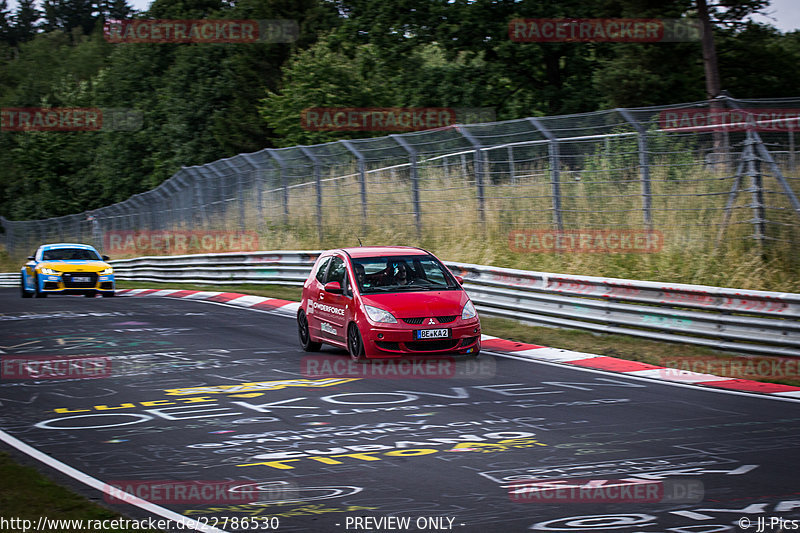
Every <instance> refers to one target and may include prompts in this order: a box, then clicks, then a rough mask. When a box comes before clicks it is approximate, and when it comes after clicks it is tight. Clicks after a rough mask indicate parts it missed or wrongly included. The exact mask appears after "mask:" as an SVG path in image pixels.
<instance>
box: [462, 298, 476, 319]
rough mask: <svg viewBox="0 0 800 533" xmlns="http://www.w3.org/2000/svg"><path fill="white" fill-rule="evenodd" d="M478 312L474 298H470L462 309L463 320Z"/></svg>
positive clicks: (472, 316)
mask: <svg viewBox="0 0 800 533" xmlns="http://www.w3.org/2000/svg"><path fill="white" fill-rule="evenodd" d="M477 314H478V312H477V311H476V310H475V306H474V305H472V300H469V301H468V302H467V303H466V304H465V305H464V309H462V310H461V320H467V319H468V318H474V317H475V315H477Z"/></svg>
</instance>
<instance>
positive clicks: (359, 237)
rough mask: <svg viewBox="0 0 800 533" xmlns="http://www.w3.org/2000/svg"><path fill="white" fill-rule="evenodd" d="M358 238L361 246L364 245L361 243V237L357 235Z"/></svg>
mask: <svg viewBox="0 0 800 533" xmlns="http://www.w3.org/2000/svg"><path fill="white" fill-rule="evenodd" d="M356 239H358V245H359V246H364V245H363V244H361V237H359V236H358V235H356Z"/></svg>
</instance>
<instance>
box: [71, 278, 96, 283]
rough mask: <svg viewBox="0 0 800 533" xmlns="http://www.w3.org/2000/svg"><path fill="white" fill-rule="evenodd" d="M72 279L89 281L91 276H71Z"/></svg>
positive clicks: (80, 281) (81, 281) (79, 281)
mask: <svg viewBox="0 0 800 533" xmlns="http://www.w3.org/2000/svg"><path fill="white" fill-rule="evenodd" d="M72 281H74V282H75V283H89V282H90V281H92V278H87V277H86V276H72Z"/></svg>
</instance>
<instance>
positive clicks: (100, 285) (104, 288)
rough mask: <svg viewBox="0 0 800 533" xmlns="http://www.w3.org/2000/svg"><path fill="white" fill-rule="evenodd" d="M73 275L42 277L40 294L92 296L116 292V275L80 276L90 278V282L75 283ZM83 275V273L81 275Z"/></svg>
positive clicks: (40, 277) (40, 278)
mask: <svg viewBox="0 0 800 533" xmlns="http://www.w3.org/2000/svg"><path fill="white" fill-rule="evenodd" d="M71 274H72V273H65V274H62V275H61V276H53V275H40V276H39V292H42V293H48V294H91V293H110V292H114V290H115V281H114V275H113V274H109V275H105V276H97V275H96V274H95V273H89V274H94V275H93V276H90V275H86V276H79V277H81V278H82V277H86V278H89V279H88V281H75V280H73V279H72V276H71ZM81 274H83V273H81Z"/></svg>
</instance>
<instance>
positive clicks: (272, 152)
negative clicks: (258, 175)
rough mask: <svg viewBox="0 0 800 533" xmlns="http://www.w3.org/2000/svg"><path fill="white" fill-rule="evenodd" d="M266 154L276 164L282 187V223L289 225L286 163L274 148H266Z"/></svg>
mask: <svg viewBox="0 0 800 533" xmlns="http://www.w3.org/2000/svg"><path fill="white" fill-rule="evenodd" d="M267 153H268V154H269V155H270V156H272V159H274V160H275V161H276V162H277V163H278V175H279V176H280V177H281V185H282V186H283V223H284V224H285V225H286V226H288V225H289V180H288V179H287V178H286V161H284V159H283V158H282V157H281V156H279V155H278V151H277V150H275V149H274V148H268V149H267Z"/></svg>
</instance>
